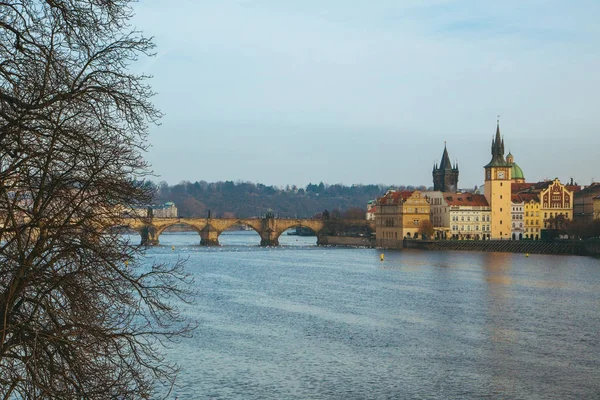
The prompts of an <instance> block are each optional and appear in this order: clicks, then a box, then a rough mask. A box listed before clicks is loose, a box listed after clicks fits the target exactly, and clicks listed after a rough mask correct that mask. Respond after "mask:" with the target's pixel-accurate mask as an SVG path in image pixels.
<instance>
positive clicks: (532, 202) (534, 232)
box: [518, 193, 542, 240]
mask: <svg viewBox="0 0 600 400" xmlns="http://www.w3.org/2000/svg"><path fill="white" fill-rule="evenodd" d="M518 196H519V197H520V198H521V200H523V203H524V204H525V214H524V215H523V221H525V232H524V236H523V237H524V238H525V239H535V240H538V239H539V238H540V235H541V232H542V217H541V214H540V199H539V197H538V195H537V194H535V193H519V194H518Z"/></svg>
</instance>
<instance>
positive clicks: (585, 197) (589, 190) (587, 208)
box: [573, 182, 600, 222]
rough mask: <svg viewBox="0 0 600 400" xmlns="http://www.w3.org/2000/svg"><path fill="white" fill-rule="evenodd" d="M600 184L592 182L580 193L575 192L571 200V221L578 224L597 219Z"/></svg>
mask: <svg viewBox="0 0 600 400" xmlns="http://www.w3.org/2000/svg"><path fill="white" fill-rule="evenodd" d="M599 196H600V182H594V183H592V184H591V185H589V186H586V187H585V188H583V189H582V190H581V191H579V192H576V193H575V195H574V200H573V219H574V220H576V221H578V222H591V221H592V220H594V219H599V218H600V216H599V215H598V211H596V210H597V209H598V207H600V205H598V204H597V203H598V200H599V199H600V197H599Z"/></svg>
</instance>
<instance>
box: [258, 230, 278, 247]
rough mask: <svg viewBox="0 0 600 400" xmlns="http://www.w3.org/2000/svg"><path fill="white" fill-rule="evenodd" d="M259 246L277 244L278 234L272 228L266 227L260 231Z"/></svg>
mask: <svg viewBox="0 0 600 400" xmlns="http://www.w3.org/2000/svg"><path fill="white" fill-rule="evenodd" d="M260 245H261V246H279V236H278V235H277V232H275V231H273V230H272V229H266V230H264V231H262V232H261V233H260Z"/></svg>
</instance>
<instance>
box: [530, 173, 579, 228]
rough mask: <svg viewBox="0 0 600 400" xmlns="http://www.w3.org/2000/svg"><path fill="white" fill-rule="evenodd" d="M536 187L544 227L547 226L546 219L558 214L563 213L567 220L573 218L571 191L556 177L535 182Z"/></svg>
mask: <svg viewBox="0 0 600 400" xmlns="http://www.w3.org/2000/svg"><path fill="white" fill-rule="evenodd" d="M536 189H539V197H540V214H543V216H542V218H543V224H544V228H549V226H548V219H550V218H554V217H556V216H558V215H563V216H564V217H565V218H566V219H568V220H569V221H571V220H572V219H573V192H572V191H571V190H569V189H568V188H567V187H566V186H565V185H563V184H562V183H560V181H559V180H558V178H555V179H554V180H553V181H546V182H540V183H539V184H536Z"/></svg>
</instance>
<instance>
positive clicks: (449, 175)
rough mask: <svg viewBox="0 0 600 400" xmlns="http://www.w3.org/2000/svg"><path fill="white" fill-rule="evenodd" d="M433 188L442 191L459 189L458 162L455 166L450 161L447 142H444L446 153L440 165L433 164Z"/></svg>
mask: <svg viewBox="0 0 600 400" xmlns="http://www.w3.org/2000/svg"><path fill="white" fill-rule="evenodd" d="M432 175H433V190H436V191H437V190H439V191H442V192H456V191H457V190H458V163H456V164H455V165H454V166H452V164H451V163H450V157H449V156H448V149H447V148H446V142H444V153H443V154H442V161H441V162H440V165H439V167H438V166H437V165H436V164H433V172H432Z"/></svg>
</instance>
